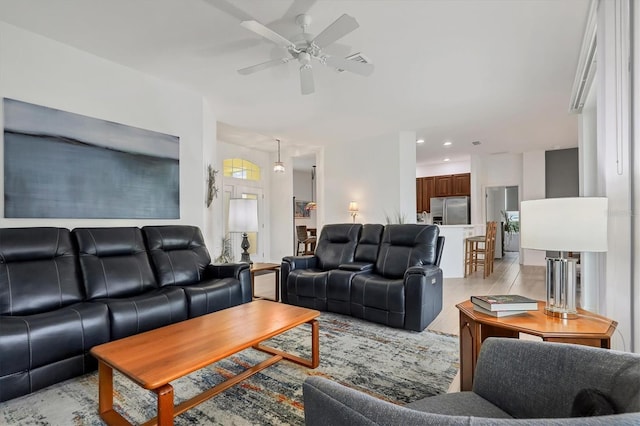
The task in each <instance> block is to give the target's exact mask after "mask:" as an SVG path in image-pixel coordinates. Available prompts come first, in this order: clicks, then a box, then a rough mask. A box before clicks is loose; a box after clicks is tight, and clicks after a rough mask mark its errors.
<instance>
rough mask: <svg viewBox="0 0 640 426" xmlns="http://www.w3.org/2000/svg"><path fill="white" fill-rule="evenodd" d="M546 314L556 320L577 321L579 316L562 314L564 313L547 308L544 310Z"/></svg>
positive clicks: (569, 313) (567, 313)
mask: <svg viewBox="0 0 640 426" xmlns="http://www.w3.org/2000/svg"><path fill="white" fill-rule="evenodd" d="M544 313H545V315H549V316H550V317H554V318H561V319H576V318H578V314H577V313H575V314H574V313H572V312H562V311H554V310H552V309H551V308H548V307H545V308H544Z"/></svg>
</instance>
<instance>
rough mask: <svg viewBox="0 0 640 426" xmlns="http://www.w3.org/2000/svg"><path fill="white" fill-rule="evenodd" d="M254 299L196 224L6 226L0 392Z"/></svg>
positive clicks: (0, 277) (49, 378)
mask: <svg viewBox="0 0 640 426" xmlns="http://www.w3.org/2000/svg"><path fill="white" fill-rule="evenodd" d="M249 301H251V277H250V272H249V265H248V264H227V265H210V257H209V253H208V252H207V249H206V247H205V245H204V240H203V238H202V233H201V232H200V230H199V229H198V228H197V227H193V226H182V225H180V226H149V227H144V228H142V229H140V228H135V227H128V228H124V227H121V228H78V229H75V230H73V231H69V230H68V229H64V228H6V229H0V401H4V400H7V399H11V398H15V397H17V396H20V395H24V394H27V393H30V392H33V391H35V390H37V389H41V388H43V387H46V386H49V385H51V384H53V383H56V382H59V381H61V380H66V379H68V378H71V377H74V376H77V375H81V374H84V373H86V372H89V371H91V370H93V369H95V368H96V367H97V362H96V361H95V359H94V358H93V357H92V356H91V355H90V354H89V350H90V349H91V347H93V346H95V345H98V344H101V343H104V342H108V341H110V340H114V339H118V338H121V337H125V336H129V335H132V334H136V333H141V332H144V331H148V330H151V329H154V328H157V327H161V326H164V325H168V324H172V323H175V322H178V321H182V320H185V319H187V318H191V317H195V316H199V315H203V314H206V313H210V312H214V311H217V310H220V309H224V308H228V307H231V306H235V305H239V304H242V303H246V302H249Z"/></svg>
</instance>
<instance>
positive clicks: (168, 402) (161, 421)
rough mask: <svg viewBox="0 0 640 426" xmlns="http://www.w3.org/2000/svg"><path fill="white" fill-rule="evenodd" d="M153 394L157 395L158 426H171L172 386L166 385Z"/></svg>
mask: <svg viewBox="0 0 640 426" xmlns="http://www.w3.org/2000/svg"><path fill="white" fill-rule="evenodd" d="M155 392H156V394H157V395H158V426H171V425H173V386H171V385H169V384H167V385H164V386H161V387H159V388H158V389H155Z"/></svg>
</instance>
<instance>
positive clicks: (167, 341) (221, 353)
mask: <svg viewBox="0 0 640 426" xmlns="http://www.w3.org/2000/svg"><path fill="white" fill-rule="evenodd" d="M319 315H320V312H318V311H316V310H312V309H306V308H302V307H299V306H293V305H287V304H284V303H277V302H271V301H267V300H256V301H253V302H250V303H245V304H242V305H239V306H234V307H232V308H228V309H224V310H222V311H218V312H214V313H211V314H208V315H203V316H200V317H196V318H192V319H190V320H186V321H182V322H179V323H176V324H172V325H168V326H165V327H161V328H157V329H155V330H151V331H147V332H145V333H140V334H136V335H134V336H130V337H125V338H123V339H119V340H114V341H113V342H109V343H105V344H102V345H99V346H95V347H93V348H92V349H91V354H93V356H95V357H96V358H97V359H98V360H100V361H102V362H104V363H105V364H107V365H109V366H110V367H112V368H114V369H116V370H118V371H120V372H121V373H122V374H124V375H125V376H127V377H129V378H130V379H131V380H132V381H134V382H136V383H138V384H139V385H140V386H142V387H143V388H145V389H155V388H157V387H159V386H162V385H164V384H167V383H169V382H171V381H173V380H176V379H178V378H180V377H183V376H185V375H187V374H189V373H191V372H193V371H196V370H199V369H201V368H204V367H206V366H207V365H209V364H212V363H214V362H216V361H219V360H221V359H224V358H226V357H228V356H230V355H233V354H234V353H237V352H239V351H241V350H243V349H246V348H250V347H251V346H253V345H255V344H257V343H260V342H261V341H263V340H266V339H269V338H271V337H273V336H276V335H278V334H281V333H283V332H284V331H286V330H290V329H292V328H294V327H297V326H298V325H301V324H304V323H305V322H309V321H311V320H313V319H314V318H316V317H318V316H319Z"/></svg>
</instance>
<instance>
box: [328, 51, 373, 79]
mask: <svg viewBox="0 0 640 426" xmlns="http://www.w3.org/2000/svg"><path fill="white" fill-rule="evenodd" d="M323 59H324V62H325V64H327V65H330V66H332V67H334V68H338V69H341V70H345V71H349V72H352V73H354V74H360V75H371V73H372V72H373V68H374V67H373V64H367V63H364V62H358V61H352V60H350V59H345V58H340V57H338V56H325V57H324V58H323Z"/></svg>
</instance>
